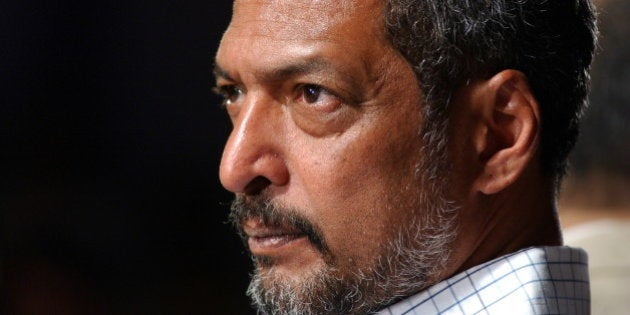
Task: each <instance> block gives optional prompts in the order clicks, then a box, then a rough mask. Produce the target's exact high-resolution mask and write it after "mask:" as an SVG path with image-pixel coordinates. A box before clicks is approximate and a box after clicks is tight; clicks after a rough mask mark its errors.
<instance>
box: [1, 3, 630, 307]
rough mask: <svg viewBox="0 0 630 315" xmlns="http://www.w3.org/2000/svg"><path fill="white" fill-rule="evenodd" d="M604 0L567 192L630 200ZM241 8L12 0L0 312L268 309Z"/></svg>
mask: <svg viewBox="0 0 630 315" xmlns="http://www.w3.org/2000/svg"><path fill="white" fill-rule="evenodd" d="M599 3H601V4H602V10H601V12H600V18H601V19H602V23H601V26H602V28H601V30H602V40H601V42H600V46H601V48H600V51H599V53H598V59H596V63H595V68H594V71H593V94H592V97H591V100H592V103H593V104H592V106H591V109H590V111H589V112H587V114H586V117H585V121H584V128H583V132H582V138H581V140H580V142H579V143H578V146H577V148H576V150H575V152H574V154H573V157H572V165H573V168H572V170H571V176H569V179H568V181H567V182H568V183H569V185H568V187H569V189H565V190H566V191H567V192H568V193H565V194H564V196H568V197H565V199H566V198H569V199H570V200H577V202H579V204H580V205H584V204H588V205H589V206H592V207H593V209H594V210H593V211H598V210H599V209H603V208H605V207H615V208H619V209H626V210H624V211H628V212H630V206H628V205H630V197H629V196H630V195H628V194H627V191H628V187H630V186H629V184H628V183H630V164H629V163H628V161H630V158H629V154H630V146H629V144H628V143H629V142H628V140H627V139H628V137H629V136H630V128H628V125H629V124H630V123H629V120H628V119H629V118H630V113H629V112H628V110H629V109H630V106H628V104H629V103H630V93H628V91H630V89H629V88H628V87H629V86H630V85H629V84H630V83H629V82H630V70H629V69H630V68H629V65H630V63H629V60H630V53H629V52H630V44H628V43H630V42H629V41H628V40H627V38H628V37H627V36H628V35H627V34H629V32H630V22H628V21H629V20H628V19H627V16H628V13H629V12H630V3H629V2H627V0H607V1H599ZM230 7H231V1H229V0H221V1H218V0H186V1H176V0H170V1H168V0H153V1H149V0H147V1H140V0H126V1H123V0H119V1H78V0H77V1H70V0H60V1H55V0H47V1H45V0H22V1H5V0H0V314H10V315H14V314H17V315H22V314H29V315H39V314H46V315H54V314H64V315H72V314H251V313H253V311H252V310H251V309H250V307H249V300H248V299H247V298H246V296H245V294H244V292H245V288H246V286H247V282H248V272H249V269H250V266H249V258H248V256H247V255H246V254H245V251H244V249H243V246H242V244H241V242H240V240H238V239H237V237H236V236H235V234H234V233H233V231H232V228H231V227H230V226H229V225H227V224H225V223H224V222H225V220H226V217H227V212H228V204H229V201H230V200H231V195H230V194H229V193H227V192H226V191H225V190H223V188H221V186H220V184H219V181H218V165H219V159H220V154H221V150H222V147H223V143H224V141H225V139H226V138H227V135H228V132H229V129H230V124H229V122H228V119H227V116H226V115H225V113H224V112H223V110H222V109H220V107H219V105H218V104H219V100H218V99H217V98H216V97H215V96H214V95H213V94H212V93H211V87H212V86H213V84H214V80H213V78H212V71H211V69H212V63H213V56H214V52H215V51H216V47H217V44H218V41H219V39H220V36H221V33H222V32H223V29H224V28H225V27H226V25H227V23H228V20H229V17H230V11H231V9H230ZM585 183H586V184H585ZM589 183H590V184H589ZM585 197H587V198H586V199H585ZM572 203H573V202H572ZM565 208H567V207H565ZM618 211H622V210H618Z"/></svg>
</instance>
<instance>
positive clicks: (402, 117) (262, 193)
mask: <svg viewBox="0 0 630 315" xmlns="http://www.w3.org/2000/svg"><path fill="white" fill-rule="evenodd" d="M382 11H383V4H382V3H380V2H379V1H353V2H350V1H337V0H330V1H326V0H322V1H306V0H304V1H302V0H299V1H297V0H287V1H281V0H276V1H249V0H243V1H236V4H235V9H234V16H233V19H232V22H231V24H230V26H229V28H228V30H227V31H226V33H225V35H224V37H223V40H222V42H221V46H220V48H219V51H218V53H217V57H216V63H217V69H216V73H217V85H218V88H219V90H220V91H221V92H222V93H223V94H224V96H225V97H226V107H227V112H228V113H229V116H230V119H231V120H232V123H233V126H234V129H233V131H232V134H231V135H230V138H229V140H228V142H227V145H226V147H225V151H224V153H223V159H222V162H221V170H220V176H221V181H222V183H223V185H224V186H225V187H226V188H227V189H229V190H230V191H232V192H234V193H236V195H237V202H236V203H235V205H234V206H233V213H232V218H233V220H234V221H235V223H236V225H237V227H238V228H239V230H240V231H241V232H242V233H243V234H244V236H245V239H246V240H247V244H248V247H249V249H250V251H251V252H252V254H253V256H254V257H255V258H256V260H255V261H256V269H257V270H256V274H255V277H254V280H253V281H252V285H251V286H250V295H252V296H253V298H254V299H255V301H256V302H257V303H258V304H260V307H261V308H266V309H267V310H268V311H270V310H271V309H274V308H275V309H277V310H280V311H286V312H291V311H294V312H298V313H307V312H309V311H312V312H315V313H318V312H319V313H323V312H324V310H326V309H328V310H329V311H330V309H332V312H333V313H334V312H351V311H352V312H365V311H367V310H370V309H373V308H375V307H377V306H379V305H380V304H383V303H389V302H391V301H390V299H391V296H394V295H395V294H409V293H412V292H407V291H410V290H413V289H412V288H415V289H417V285H418V283H422V281H425V282H426V281H427V280H428V279H429V278H430V277H432V276H434V273H435V271H434V270H431V268H433V267H436V265H438V264H440V263H441V262H443V261H438V260H439V259H446V257H447V256H448V255H447V253H448V250H447V248H448V246H447V244H448V242H449V240H450V234H449V232H451V225H452V224H451V220H450V219H449V218H448V217H450V216H449V215H447V214H445V213H446V212H448V210H447V209H446V208H448V207H447V206H446V204H448V202H447V201H446V200H444V198H443V197H444V196H443V194H442V190H443V188H444V187H435V186H431V187H427V186H428V184H427V181H426V180H424V179H423V178H424V177H425V174H423V170H424V169H425V166H426V163H430V161H428V159H427V158H426V154H427V150H428V149H427V147H428V146H427V145H426V144H423V142H422V138H421V136H420V130H421V127H422V123H423V121H422V117H421V115H420V106H421V94H420V90H419V87H418V84H417V82H416V79H415V76H414V73H413V71H412V69H411V67H410V66H409V64H408V63H407V62H406V61H405V60H404V59H403V58H402V57H401V56H400V55H399V54H398V53H397V52H396V51H395V50H394V49H393V48H392V47H391V45H390V44H389V43H388V41H387V39H386V35H385V34H384V26H383V21H382ZM436 251H437V252H438V253H436ZM439 251H442V252H439ZM407 269H411V270H407ZM395 282H409V283H411V282H413V286H412V285H411V284H408V283H406V284H401V283H395ZM324 300H326V301H324Z"/></svg>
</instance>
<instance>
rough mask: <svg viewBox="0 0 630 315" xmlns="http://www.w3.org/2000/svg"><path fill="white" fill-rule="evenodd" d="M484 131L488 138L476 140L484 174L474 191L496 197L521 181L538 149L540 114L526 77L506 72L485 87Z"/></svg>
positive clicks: (483, 104) (488, 82)
mask: <svg viewBox="0 0 630 315" xmlns="http://www.w3.org/2000/svg"><path fill="white" fill-rule="evenodd" d="M482 86H483V87H482V88H483V89H484V90H485V91H484V92H483V93H481V94H480V95H481V96H480V98H478V99H477V100H476V101H477V102H480V108H481V115H482V119H481V124H482V126H481V128H483V129H484V130H485V131H484V135H485V136H484V137H483V138H481V137H478V139H473V141H476V142H477V143H476V147H477V148H478V153H479V155H478V162H479V163H480V166H481V171H480V172H479V173H478V177H477V178H476V179H475V183H474V186H475V187H474V188H475V189H476V190H477V191H479V192H481V193H484V194H495V193H498V192H500V191H501V190H503V189H505V188H506V187H508V186H510V185H511V184H512V183H514V182H515V181H517V180H518V178H519V177H520V176H521V175H522V174H523V172H524V171H525V169H526V168H527V167H528V166H529V165H530V164H531V162H532V160H533V158H534V156H535V155H536V151H537V148H538V136H539V128H540V115H539V113H540V111H539V107H538V103H537V102H536V99H535V98H534V96H533V93H532V91H531V89H530V88H529V85H528V83H527V79H526V77H525V75H524V74H523V73H521V72H519V71H515V70H505V71H502V72H500V73H498V74H496V75H495V76H494V77H492V78H490V79H489V80H488V81H486V82H485V83H484V84H483V85H482Z"/></svg>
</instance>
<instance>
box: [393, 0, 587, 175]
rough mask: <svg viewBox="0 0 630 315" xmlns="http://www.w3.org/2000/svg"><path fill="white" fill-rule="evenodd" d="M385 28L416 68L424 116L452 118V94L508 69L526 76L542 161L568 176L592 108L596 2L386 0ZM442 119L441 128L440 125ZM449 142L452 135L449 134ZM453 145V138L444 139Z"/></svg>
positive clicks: (551, 170)
mask: <svg viewBox="0 0 630 315" xmlns="http://www.w3.org/2000/svg"><path fill="white" fill-rule="evenodd" d="M386 3H387V4H386V11H385V23H386V31H387V33H388V36H389V38H390V40H391V42H392V44H393V46H394V47H395V48H396V49H398V50H399V51H400V53H401V54H402V55H403V56H404V57H405V58H406V59H407V61H408V62H409V63H410V64H411V65H412V67H413V68H414V71H415V73H416V76H417V79H418V81H419V82H420V87H421V89H422V91H423V93H424V101H425V103H426V104H427V106H423V115H424V117H425V119H426V120H427V121H429V122H430V123H431V122H433V124H437V125H440V124H442V123H443V122H445V121H447V120H448V108H449V102H450V99H451V97H452V95H453V93H454V92H455V91H456V90H457V89H458V88H459V87H461V86H463V85H465V84H466V83H467V82H469V81H470V80H473V79H480V78H489V77H491V76H492V75H493V74H496V73H498V72H500V71H501V70H503V69H515V70H519V71H521V72H523V73H524V74H525V75H526V76H527V78H528V80H529V84H530V86H531V88H532V90H533V93H534V95H535V97H536V98H537V100H538V102H539V104H540V107H541V113H542V114H541V115H542V136H541V148H542V152H541V163H542V168H543V171H544V173H545V175H547V176H550V177H552V179H553V180H554V181H555V182H556V184H557V183H558V182H559V180H560V179H561V178H562V176H563V175H564V173H565V168H566V158H567V155H568V154H569V152H570V151H571V149H572V147H573V145H574V144H575V140H576V138H577V134H578V124H579V120H580V116H581V115H582V111H583V110H584V108H585V107H586V106H587V101H586V96H587V93H588V85H589V68H590V64H591V60H592V57H593V51H594V48H595V45H596V34H597V29H596V22H595V12H594V8H593V5H592V4H591V2H590V1H589V0H485V1H481V0H386ZM440 122H442V123H440ZM441 136H442V137H445V136H444V135H443V134H442V135H441ZM444 141H446V139H444Z"/></svg>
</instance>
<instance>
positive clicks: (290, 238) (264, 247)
mask: <svg viewBox="0 0 630 315" xmlns="http://www.w3.org/2000/svg"><path fill="white" fill-rule="evenodd" d="M305 238H306V236H305V235H303V234H287V235H274V236H266V237H250V238H249V239H248V240H247V244H248V245H249V250H250V251H252V253H256V252H265V251H270V250H276V249H280V248H281V247H284V246H288V245H290V244H292V243H294V242H296V241H298V240H301V239H305Z"/></svg>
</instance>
